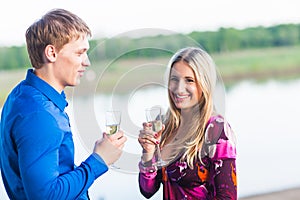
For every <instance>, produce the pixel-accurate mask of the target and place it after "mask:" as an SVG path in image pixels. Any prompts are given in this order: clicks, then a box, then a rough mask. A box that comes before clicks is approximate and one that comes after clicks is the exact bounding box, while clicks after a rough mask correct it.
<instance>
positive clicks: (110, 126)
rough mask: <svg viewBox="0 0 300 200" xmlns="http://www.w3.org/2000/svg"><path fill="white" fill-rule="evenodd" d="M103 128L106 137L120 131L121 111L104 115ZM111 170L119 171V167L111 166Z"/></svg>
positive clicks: (108, 112) (107, 112)
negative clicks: (104, 128)
mask: <svg viewBox="0 0 300 200" xmlns="http://www.w3.org/2000/svg"><path fill="white" fill-rule="evenodd" d="M105 119H106V122H105V127H106V133H107V135H108V136H110V135H113V134H115V133H116V132H118V131H119V129H120V124H121V111H118V110H110V111H106V113H105ZM111 168H114V169H120V168H119V167H117V166H115V165H114V164H111Z"/></svg>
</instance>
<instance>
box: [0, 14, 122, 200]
mask: <svg viewBox="0 0 300 200" xmlns="http://www.w3.org/2000/svg"><path fill="white" fill-rule="evenodd" d="M90 36H91V31H90V29H89V28H88V26H87V25H86V23H85V22H84V21H83V20H82V19H80V18H79V17H78V16H76V15H74V14H73V13H71V12H69V11H66V10H63V9H55V10H51V11H49V12H48V13H46V14H45V15H44V16H43V17H42V18H41V19H40V20H38V21H36V22H35V23H33V24H32V25H31V26H30V27H29V28H28V29H27V31H26V43H27V50H28V54H29V58H30V61H31V64H32V67H33V69H29V70H28V71H27V75H26V79H25V80H24V81H22V82H21V83H19V84H18V85H17V86H16V87H15V88H14V89H13V91H12V92H11V93H10V95H9V96H8V98H7V100H6V102H5V105H4V107H3V110H2V115H1V132H0V133H1V140H0V149H1V150H0V151H1V155H0V160H1V162H0V167H1V173H2V178H3V183H4V185H5V189H6V191H7V194H8V196H9V198H10V199H39V200H41V199H43V200H44V199H88V194H87V191H88V188H89V187H90V186H91V185H92V183H93V182H94V180H95V179H97V178H98V177H99V176H100V175H102V174H103V173H105V172H106V171H107V170H108V167H107V166H108V165H110V164H112V163H113V162H115V161H116V160H117V159H119V157H120V156H121V152H122V148H123V146H124V143H125V141H126V137H125V136H124V133H123V132H122V131H119V132H117V133H116V134H114V135H113V136H110V137H108V136H107V135H106V134H105V133H104V134H103V138H102V139H101V140H98V141H96V143H95V146H94V151H93V153H92V154H91V155H90V156H89V157H88V158H87V159H86V160H85V161H84V162H82V163H81V165H80V166H78V167H74V144H73V139H72V132H71V127H70V120H69V118H68V115H67V114H66V112H65V111H64V110H65V107H66V106H67V105H68V103H67V101H66V100H65V95H64V88H65V87H66V86H76V85H77V84H79V82H80V77H82V76H83V74H84V71H85V70H86V68H87V67H88V66H89V65H90V62H89V58H88V55H87V51H88V49H89V43H88V38H89V37H90Z"/></svg>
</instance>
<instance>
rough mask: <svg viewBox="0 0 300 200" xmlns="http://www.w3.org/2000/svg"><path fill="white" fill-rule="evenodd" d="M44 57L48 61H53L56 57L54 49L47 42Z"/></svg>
mask: <svg viewBox="0 0 300 200" xmlns="http://www.w3.org/2000/svg"><path fill="white" fill-rule="evenodd" d="M45 57H46V59H47V60H48V61H49V62H55V60H56V58H57V53H56V49H55V47H54V46H53V45H50V44H48V45H47V46H46V48H45Z"/></svg>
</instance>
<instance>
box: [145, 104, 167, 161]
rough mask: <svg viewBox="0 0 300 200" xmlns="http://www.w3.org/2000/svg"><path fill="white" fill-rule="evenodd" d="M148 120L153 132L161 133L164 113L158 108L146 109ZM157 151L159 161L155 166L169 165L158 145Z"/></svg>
mask: <svg viewBox="0 0 300 200" xmlns="http://www.w3.org/2000/svg"><path fill="white" fill-rule="evenodd" d="M145 112H146V119H147V122H148V123H151V124H152V130H153V131H154V132H159V131H160V130H161V129H162V113H161V108H160V107H158V106H156V107H152V108H149V109H146V111H145ZM156 149H157V161H156V162H155V163H154V164H153V165H154V166H157V167H162V166H164V165H166V164H167V162H165V161H164V160H163V159H162V157H161V152H160V146H159V144H157V145H156Z"/></svg>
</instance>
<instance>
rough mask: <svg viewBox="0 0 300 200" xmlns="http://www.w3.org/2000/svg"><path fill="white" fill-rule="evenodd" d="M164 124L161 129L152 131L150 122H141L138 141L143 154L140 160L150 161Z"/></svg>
mask: <svg viewBox="0 0 300 200" xmlns="http://www.w3.org/2000/svg"><path fill="white" fill-rule="evenodd" d="M164 129H165V126H164V125H163V126H162V130H160V131H159V132H154V131H153V130H152V124H151V123H146V122H145V123H143V129H142V130H140V134H139V138H138V141H139V143H140V145H141V146H142V148H143V156H142V161H143V162H147V161H150V160H151V159H152V157H153V155H154V152H155V148H156V145H157V144H159V142H160V138H161V134H162V132H163V130H164Z"/></svg>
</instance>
